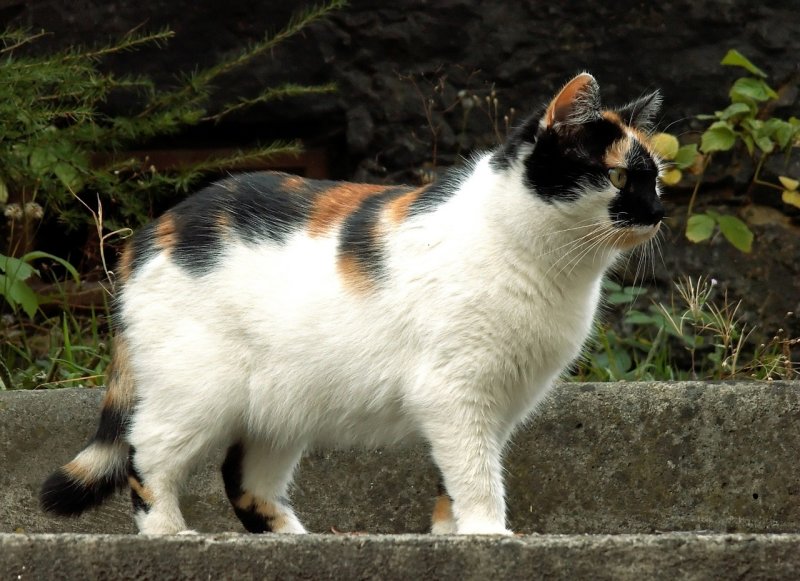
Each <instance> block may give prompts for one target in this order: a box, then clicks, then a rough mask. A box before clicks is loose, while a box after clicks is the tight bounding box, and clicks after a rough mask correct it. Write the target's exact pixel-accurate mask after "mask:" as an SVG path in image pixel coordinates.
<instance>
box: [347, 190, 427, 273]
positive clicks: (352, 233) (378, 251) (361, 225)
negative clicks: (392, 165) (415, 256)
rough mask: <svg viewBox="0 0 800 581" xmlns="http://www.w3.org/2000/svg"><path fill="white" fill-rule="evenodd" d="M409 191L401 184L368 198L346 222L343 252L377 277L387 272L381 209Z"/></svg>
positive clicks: (362, 268)
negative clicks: (379, 229)
mask: <svg viewBox="0 0 800 581" xmlns="http://www.w3.org/2000/svg"><path fill="white" fill-rule="evenodd" d="M407 192H408V188H404V187H397V188H389V189H387V190H384V191H382V192H380V193H379V194H376V195H374V196H369V197H367V198H366V199H365V200H364V201H363V202H361V205H360V206H359V207H358V209H357V210H356V211H355V212H353V213H352V214H350V215H349V216H348V217H347V219H346V220H345V221H344V224H343V225H342V230H341V232H340V234H339V254H340V255H344V256H350V257H351V258H352V259H353V260H354V261H355V262H356V263H357V264H358V265H359V267H360V268H361V270H362V271H363V272H364V273H365V274H367V275H368V276H369V277H370V278H372V279H373V280H378V279H380V278H381V277H382V276H383V274H384V263H383V244H382V241H381V240H380V239H379V237H378V236H377V234H376V227H377V224H378V221H379V219H380V216H381V211H382V210H383V208H384V207H385V206H386V204H388V203H389V202H391V201H392V200H393V199H395V198H397V197H399V196H402V195H403V194H405V193H407ZM412 207H413V204H412ZM409 212H410V210H409Z"/></svg>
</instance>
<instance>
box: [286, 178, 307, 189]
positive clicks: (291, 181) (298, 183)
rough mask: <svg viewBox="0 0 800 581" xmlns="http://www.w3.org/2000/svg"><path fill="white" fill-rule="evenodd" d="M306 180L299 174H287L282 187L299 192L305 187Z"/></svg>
mask: <svg viewBox="0 0 800 581" xmlns="http://www.w3.org/2000/svg"><path fill="white" fill-rule="evenodd" d="M305 182H306V181H305V180H304V179H303V178H301V177H299V176H287V177H286V178H284V180H283V181H282V182H281V187H282V188H283V189H285V190H288V191H290V192H298V191H300V190H302V189H303V186H304V185H305Z"/></svg>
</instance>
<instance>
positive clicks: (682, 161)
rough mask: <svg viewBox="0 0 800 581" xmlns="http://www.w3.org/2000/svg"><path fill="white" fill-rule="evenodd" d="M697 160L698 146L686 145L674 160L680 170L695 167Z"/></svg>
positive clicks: (694, 144) (693, 144)
mask: <svg viewBox="0 0 800 581" xmlns="http://www.w3.org/2000/svg"><path fill="white" fill-rule="evenodd" d="M696 159H697V144H696V143H691V144H689V145H684V146H683V147H681V148H680V149H679V150H678V153H677V154H676V155H675V159H674V160H673V161H674V163H675V165H676V166H677V167H678V169H686V168H688V167H692V166H693V165H694V162H695V160H696Z"/></svg>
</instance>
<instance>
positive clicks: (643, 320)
mask: <svg viewBox="0 0 800 581" xmlns="http://www.w3.org/2000/svg"><path fill="white" fill-rule="evenodd" d="M625 322H626V323H630V324H631V325H654V324H658V321H656V320H655V319H654V318H653V315H648V314H647V313H643V312H641V311H630V312H628V313H627V314H626V315H625Z"/></svg>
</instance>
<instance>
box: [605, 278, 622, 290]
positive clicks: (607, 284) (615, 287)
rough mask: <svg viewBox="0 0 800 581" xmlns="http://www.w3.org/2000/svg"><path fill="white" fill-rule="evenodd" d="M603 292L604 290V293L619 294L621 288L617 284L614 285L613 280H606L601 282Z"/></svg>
mask: <svg viewBox="0 0 800 581" xmlns="http://www.w3.org/2000/svg"><path fill="white" fill-rule="evenodd" d="M603 290H606V291H609V292H621V291H622V287H621V286H620V285H618V284H617V283H615V282H614V281H613V280H608V279H606V280H604V281H603Z"/></svg>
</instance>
